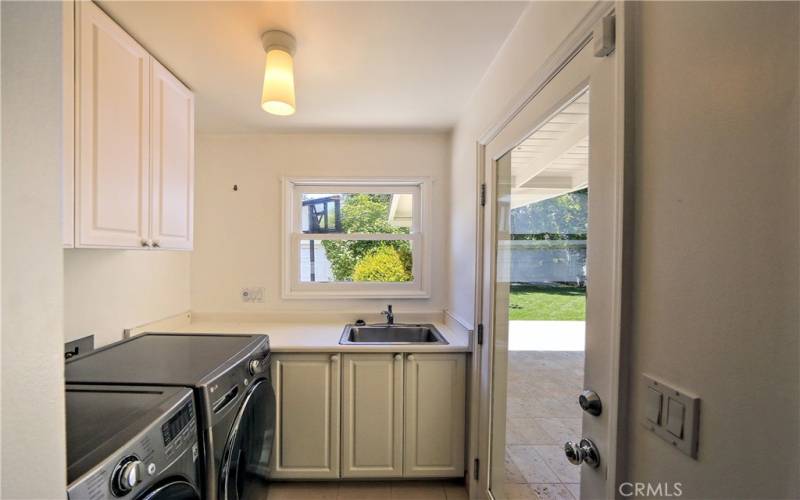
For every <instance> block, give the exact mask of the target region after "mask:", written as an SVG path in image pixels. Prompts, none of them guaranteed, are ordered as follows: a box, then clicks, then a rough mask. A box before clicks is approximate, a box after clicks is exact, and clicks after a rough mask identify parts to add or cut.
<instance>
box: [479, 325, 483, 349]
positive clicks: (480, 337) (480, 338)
mask: <svg viewBox="0 0 800 500" xmlns="http://www.w3.org/2000/svg"><path fill="white" fill-rule="evenodd" d="M478 345H483V323H481V324H479V325H478Z"/></svg>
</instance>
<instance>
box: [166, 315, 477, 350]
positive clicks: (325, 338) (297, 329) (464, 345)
mask: <svg viewBox="0 0 800 500" xmlns="http://www.w3.org/2000/svg"><path fill="white" fill-rule="evenodd" d="M430 323H431V324H433V325H434V326H435V327H436V329H437V330H439V332H441V334H442V335H443V336H444V338H445V340H447V342H448V344H447V345H420V344H417V345H409V344H405V345H404V344H393V345H351V344H348V345H340V344H339V337H341V335H342V331H343V330H344V323H341V322H330V321H308V322H296V321H293V322H259V321H210V320H200V321H192V322H191V323H188V324H184V325H181V326H176V327H174V328H170V329H169V330H168V331H170V332H175V333H233V334H235V333H250V334H265V335H269V344H270V349H271V350H272V351H273V352H469V351H470V350H471V349H470V345H469V338H468V336H467V335H466V334H462V333H459V332H455V331H453V330H451V329H449V328H447V327H446V326H445V325H444V324H442V323H441V322H436V321H431V322H430ZM159 331H165V330H159Z"/></svg>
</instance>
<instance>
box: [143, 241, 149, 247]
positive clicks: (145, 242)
mask: <svg viewBox="0 0 800 500" xmlns="http://www.w3.org/2000/svg"><path fill="white" fill-rule="evenodd" d="M142 246H143V247H149V246H150V243H148V241H147V240H142Z"/></svg>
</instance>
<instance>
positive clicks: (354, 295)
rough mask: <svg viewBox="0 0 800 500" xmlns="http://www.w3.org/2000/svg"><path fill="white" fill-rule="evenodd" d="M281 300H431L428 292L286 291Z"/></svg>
mask: <svg viewBox="0 0 800 500" xmlns="http://www.w3.org/2000/svg"><path fill="white" fill-rule="evenodd" d="M281 298H283V299H288V300H295V299H299V300H308V299H320V300H338V299H429V298H431V294H430V292H428V291H426V290H342V289H339V290H319V291H316V290H284V291H283V293H282V294H281Z"/></svg>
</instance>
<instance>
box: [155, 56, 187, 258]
mask: <svg viewBox="0 0 800 500" xmlns="http://www.w3.org/2000/svg"><path fill="white" fill-rule="evenodd" d="M152 72H153V86H152V89H151V90H152V101H153V108H152V137H151V151H152V156H151V165H152V171H151V174H152V193H151V197H150V199H151V205H150V214H151V222H150V230H151V238H152V239H153V244H154V245H157V246H159V247H161V248H168V249H178V250H190V249H191V248H192V219H193V211H194V199H193V198H194V94H192V92H191V91H190V90H189V89H188V88H186V86H185V85H183V83H181V82H180V81H179V80H178V79H177V78H175V76H173V75H172V74H171V73H170V72H169V71H168V70H167V69H166V68H164V66H162V65H161V64H159V63H158V62H157V61H153V67H152Z"/></svg>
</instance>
